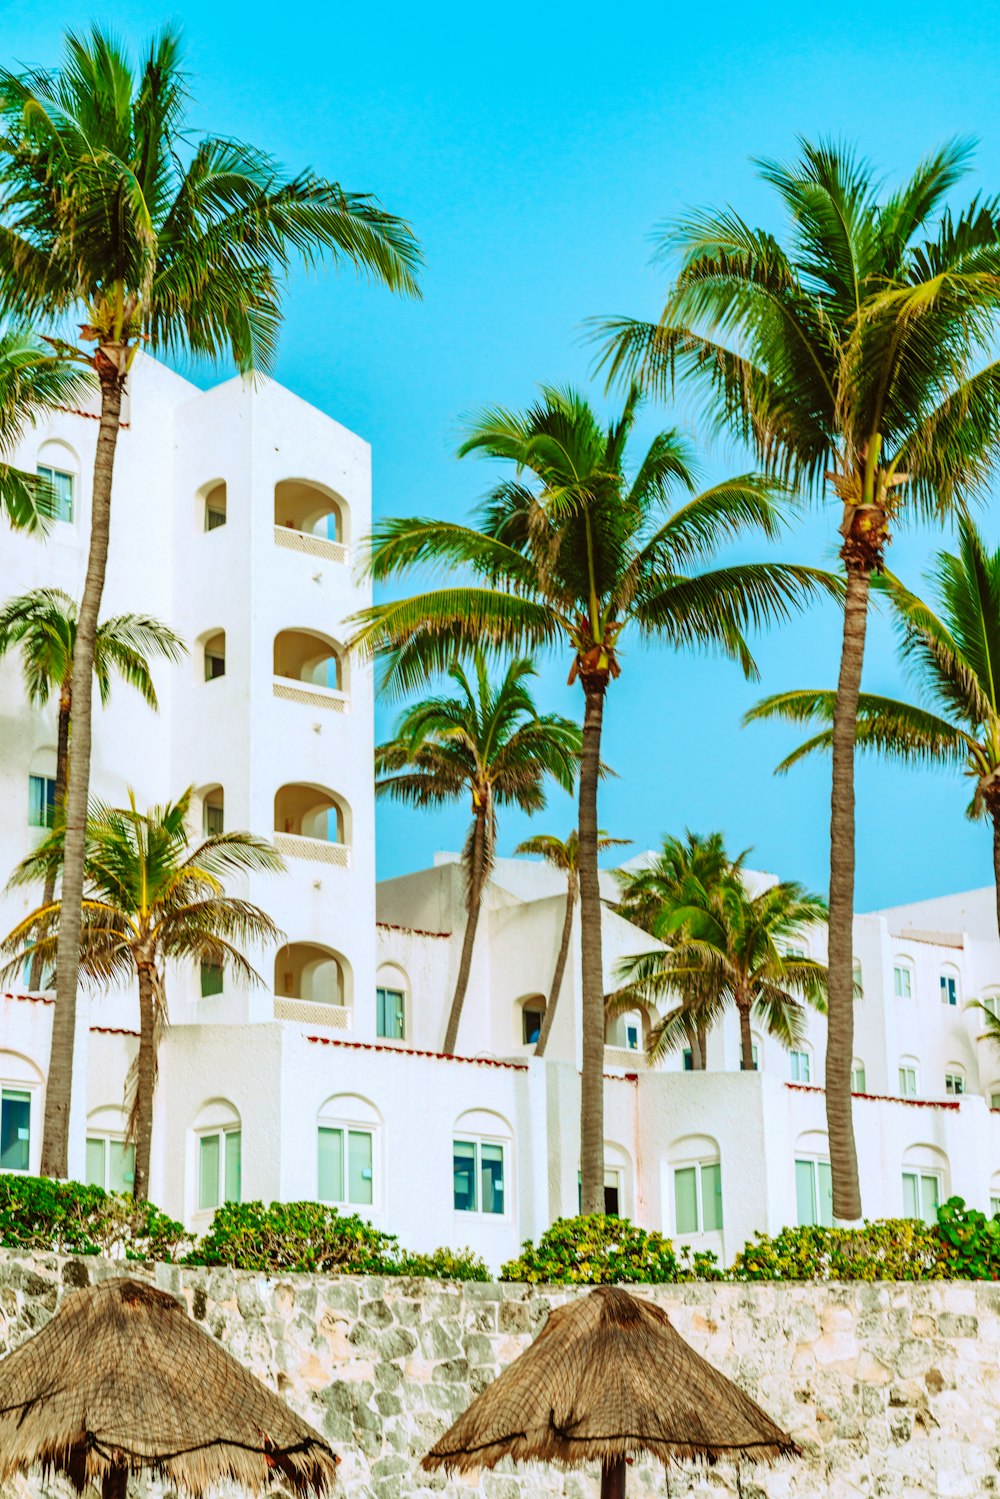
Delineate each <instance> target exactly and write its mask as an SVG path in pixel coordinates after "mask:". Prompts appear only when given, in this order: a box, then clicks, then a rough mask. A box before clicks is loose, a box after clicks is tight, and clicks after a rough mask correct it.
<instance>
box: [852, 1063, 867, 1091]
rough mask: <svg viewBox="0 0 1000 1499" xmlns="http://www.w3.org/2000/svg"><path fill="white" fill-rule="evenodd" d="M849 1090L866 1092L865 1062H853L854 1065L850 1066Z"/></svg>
mask: <svg viewBox="0 0 1000 1499" xmlns="http://www.w3.org/2000/svg"><path fill="white" fill-rule="evenodd" d="M851 1092H852V1093H864V1092H866V1087H865V1064H864V1063H863V1062H855V1064H854V1066H853V1067H852V1068H851Z"/></svg>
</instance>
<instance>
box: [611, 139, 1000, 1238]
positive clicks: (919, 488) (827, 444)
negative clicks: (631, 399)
mask: <svg viewBox="0 0 1000 1499" xmlns="http://www.w3.org/2000/svg"><path fill="white" fill-rule="evenodd" d="M968 165H969V147H968V146H967V145H966V144H963V143H961V142H955V143H952V144H950V145H948V146H945V147H944V148H943V149H942V150H939V151H938V152H936V153H935V154H933V155H932V156H930V157H928V158H927V160H925V161H924V162H923V163H922V164H921V165H920V166H919V167H918V168H917V170H916V171H915V173H914V174H913V176H912V177H911V178H910V180H909V181H908V182H906V183H904V184H903V186H902V187H900V188H898V189H896V190H895V191H892V192H889V193H884V192H883V191H882V189H881V183H880V179H879V177H878V176H877V174H876V173H875V171H874V169H873V168H872V167H871V165H870V164H869V163H867V162H865V161H863V160H860V159H859V158H858V157H857V156H856V155H855V154H854V153H853V152H852V151H851V150H850V149H848V148H846V147H843V146H838V145H836V144H831V143H828V142H821V143H820V144H819V145H813V144H810V143H808V142H802V143H801V152H800V156H799V159H798V160H797V161H794V162H793V163H791V164H790V165H783V164H780V163H776V162H765V163H763V164H762V165H761V175H762V177H763V178H764V180H765V181H766V182H767V183H769V184H770V185H771V186H772V187H773V188H775V189H776V190H777V193H778V197H779V199H780V203H781V206H782V207H783V208H784V209H785V211H786V214H787V218H788V233H787V240H786V243H785V244H782V243H781V242H779V240H778V239H776V238H775V236H774V235H773V234H772V233H771V232H770V231H768V230H765V229H755V228H753V227H751V226H750V225H748V224H747V223H745V222H744V221H743V219H741V218H740V216H739V215H738V214H737V213H736V212H735V210H733V209H725V210H723V211H722V212H711V211H710V212H704V213H698V214H694V215H692V216H690V217H688V218H687V219H685V220H684V221H683V222H682V223H680V224H679V225H677V226H676V227H672V228H671V229H669V230H667V231H665V232H664V234H663V236H662V239H661V243H660V249H661V251H662V252H663V254H664V255H668V254H669V255H673V256H676V257H677V258H678V259H679V266H680V268H679V272H678V274H677V277H676V280H675V282H674V283H673V285H672V286H671V288H670V289H669V291H668V295H667V301H666V305H665V307H664V310H663V313H662V316H661V318H660V320H659V321H658V322H656V323H644V322H637V321H634V320H632V319H621V320H615V321H612V322H610V323H605V324H604V325H603V331H604V335H605V336H606V338H607V344H606V349H605V355H606V358H607V360H608V363H609V367H610V370H611V373H612V376H613V377H614V378H616V379H619V380H621V381H623V382H625V383H629V384H631V382H632V381H634V380H639V381H640V383H641V384H642V386H643V388H644V389H645V390H647V391H649V392H653V391H656V392H659V393H661V394H664V395H665V394H667V393H669V392H671V391H672V390H673V381H674V378H675V376H676V375H678V374H679V375H681V376H683V377H684V378H685V379H687V380H689V381H690V382H693V386H694V388H695V389H696V390H699V391H700V392H701V394H702V396H703V397H704V398H705V403H706V405H707V407H708V408H709V409H710V410H711V411H712V412H713V414H714V416H715V418H716V420H717V421H718V423H719V424H720V425H725V426H728V427H729V428H730V430H732V431H734V432H735V433H736V434H737V435H738V436H739V437H741V438H743V439H745V440H746V441H747V442H748V443H750V445H751V446H752V447H753V449H754V450H755V451H756V453H757V454H758V456H759V457H760V459H761V460H762V461H763V462H764V463H765V464H766V466H767V467H768V469H769V470H770V471H772V472H776V473H778V474H781V475H782V476H783V477H785V478H786V479H788V480H789V481H791V482H793V483H794V484H796V485H801V486H803V487H805V488H810V489H812V490H813V492H815V493H816V494H817V495H819V494H829V495H830V496H831V497H832V498H833V500H834V501H835V502H836V503H837V504H838V505H839V506H840V512H841V520H840V534H841V538H842V545H841V549H840V555H841V558H842V559H843V562H844V566H845V568H846V573H847V593H846V602H845V610H844V624H843V644H842V649H841V658H840V674H839V679H838V683H837V700H836V713H835V717H834V722H833V734H832V745H833V772H832V794H831V812H830V1025H829V1035H828V1046H827V1061H826V1079H827V1082H826V1110H827V1124H828V1131H829V1139H830V1162H831V1167H832V1175H833V1209H834V1214H835V1216H836V1217H837V1218H838V1219H840V1220H842V1221H850V1220H855V1219H858V1218H860V1216H861V1194H860V1188H859V1185H858V1172H857V1153H856V1150H855V1142H854V1131H853V1122H852V1117H851V1059H852V1056H853V1051H854V1008H853V999H852V994H853V979H852V966H853V955H852V926H853V916H854V741H855V726H856V714H857V701H858V693H859V690H860V684H861V669H862V662H863V657H864V645H865V631H866V624H867V613H868V596H869V589H870V583H871V578H872V576H873V575H874V574H877V573H879V572H881V570H882V568H883V565H884V558H885V549H886V546H887V545H888V542H889V539H890V533H891V531H892V528H893V527H894V526H895V525H897V524H898V523H900V522H906V521H908V520H910V519H912V518H917V517H921V518H933V519H937V518H939V517H941V516H942V515H943V514H944V513H946V512H948V511H949V510H950V509H951V508H952V507H953V506H954V505H955V503H956V501H958V500H960V499H962V497H964V496H967V495H968V494H969V493H970V492H971V491H973V490H975V489H976V487H977V486H978V485H980V484H981V483H982V482H983V480H984V479H985V477H986V475H987V473H988V471H989V468H990V466H991V464H992V460H993V454H994V452H995V450H996V445H997V440H998V437H1000V363H998V362H996V360H995V358H994V353H995V347H996V339H997V333H998V331H1000V207H998V204H997V202H996V201H994V200H990V201H985V200H980V199H974V200H973V201H972V203H971V204H970V205H969V206H968V207H967V208H966V209H965V211H964V212H961V213H959V214H957V215H956V214H953V213H952V212H951V211H950V210H949V209H948V208H947V207H946V206H945V205H946V199H947V197H948V195H949V194H950V193H951V191H952V190H953V188H954V187H955V185H956V184H957V183H958V182H959V181H960V179H961V178H962V176H963V175H964V174H965V172H966V171H967V170H968Z"/></svg>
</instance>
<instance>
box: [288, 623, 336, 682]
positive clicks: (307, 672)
mask: <svg viewBox="0 0 1000 1499" xmlns="http://www.w3.org/2000/svg"><path fill="white" fill-rule="evenodd" d="M274 675H275V676H276V677H284V678H285V679H287V680H288V681H291V682H302V683H305V684H306V685H308V686H310V687H320V688H325V689H326V690H327V691H330V692H346V691H347V687H346V661H345V654H344V652H343V650H342V648H341V647H340V646H338V645H337V644H336V643H335V642H334V641H333V640H331V639H330V638H329V636H326V635H320V634H318V633H317V632H316V631H315V630H281V631H279V633H278V634H277V635H276V636H275V637H274Z"/></svg>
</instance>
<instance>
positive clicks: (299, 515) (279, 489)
mask: <svg viewBox="0 0 1000 1499" xmlns="http://www.w3.org/2000/svg"><path fill="white" fill-rule="evenodd" d="M349 522H350V511H349V509H348V506H347V503H346V501H345V500H344V499H343V498H342V496H341V495H339V494H337V493H336V491H335V490H332V489H328V488H327V487H326V486H325V485H322V484H316V483H314V482H312V481H311V480H308V479H282V480H281V481H280V482H279V483H278V484H276V485H275V486H274V524H275V526H276V527H278V528H280V529H281V530H284V531H298V532H300V533H302V534H303V535H306V536H315V537H317V538H320V539H321V540H323V541H331V542H337V543H340V545H342V546H343V545H347V544H349V543H350V540H351V538H350V535H349V531H350V525H349Z"/></svg>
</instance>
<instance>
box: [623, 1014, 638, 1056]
mask: <svg viewBox="0 0 1000 1499" xmlns="http://www.w3.org/2000/svg"><path fill="white" fill-rule="evenodd" d="M625 1045H626V1047H627V1048H628V1050H629V1051H638V1050H639V1026H638V1024H637V1023H636V1022H635V1021H631V1020H630V1021H629V1023H628V1024H627V1025H626V1027H625Z"/></svg>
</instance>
